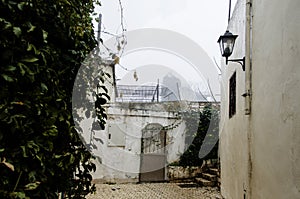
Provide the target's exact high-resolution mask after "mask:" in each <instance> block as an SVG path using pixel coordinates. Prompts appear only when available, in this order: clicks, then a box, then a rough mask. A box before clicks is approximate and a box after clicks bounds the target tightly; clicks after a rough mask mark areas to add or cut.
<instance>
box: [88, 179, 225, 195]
mask: <svg viewBox="0 0 300 199" xmlns="http://www.w3.org/2000/svg"><path fill="white" fill-rule="evenodd" d="M179 185H182V184H176V183H145V184H114V185H108V184H97V185H96V187H97V192H96V194H95V195H89V196H88V197H87V199H110V198H116V199H156V198H161V199H164V198H165V199H192V198H197V199H202V198H203V199H221V198H222V197H221V195H220V192H219V191H218V188H215V187H214V188H211V187H189V186H188V187H184V188H182V187H180V186H179ZM183 185H187V184H183Z"/></svg>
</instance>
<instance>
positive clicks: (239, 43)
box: [220, 0, 249, 199]
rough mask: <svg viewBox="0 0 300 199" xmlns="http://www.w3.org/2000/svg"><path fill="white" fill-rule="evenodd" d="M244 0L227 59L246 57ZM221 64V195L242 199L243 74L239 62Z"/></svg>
mask: <svg viewBox="0 0 300 199" xmlns="http://www.w3.org/2000/svg"><path fill="white" fill-rule="evenodd" d="M245 11H246V9H245V0H242V1H238V2H237V4H236V6H235V9H234V12H233V14H232V17H231V22H230V24H229V26H228V30H229V31H230V32H231V33H232V34H236V35H238V37H237V39H236V43H235V48H234V51H233V54H232V55H231V56H230V58H229V59H240V58H242V57H244V56H245V16H246V15H245ZM223 61H224V63H223V64H222V82H221V88H222V90H221V93H222V98H221V121H220V159H221V192H222V195H223V196H224V197H225V198H237V199H240V198H243V197H244V194H247V192H248V191H249V189H248V144H247V143H248V137H247V122H248V116H246V115H245V111H244V109H245V108H244V107H245V104H244V103H245V99H244V97H242V96H241V95H242V94H244V93H245V72H244V71H243V70H242V67H241V65H240V64H239V63H236V62H228V65H225V58H224V60H223ZM234 72H236V114H235V115H234V116H233V117H232V118H230V119H229V79H230V77H231V76H232V75H233V73H234Z"/></svg>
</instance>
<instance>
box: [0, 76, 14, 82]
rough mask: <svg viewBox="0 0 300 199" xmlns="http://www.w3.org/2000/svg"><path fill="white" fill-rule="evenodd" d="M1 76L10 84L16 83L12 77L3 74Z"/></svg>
mask: <svg viewBox="0 0 300 199" xmlns="http://www.w3.org/2000/svg"><path fill="white" fill-rule="evenodd" d="M1 76H2V77H3V78H4V79H5V81H8V82H13V81H14V79H13V78H12V77H10V76H8V75H6V74H2V75H1Z"/></svg>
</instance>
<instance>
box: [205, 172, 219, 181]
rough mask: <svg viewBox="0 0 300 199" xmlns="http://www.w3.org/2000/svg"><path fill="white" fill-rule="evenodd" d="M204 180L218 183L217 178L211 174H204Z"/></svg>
mask: <svg viewBox="0 0 300 199" xmlns="http://www.w3.org/2000/svg"><path fill="white" fill-rule="evenodd" d="M202 178H204V179H206V180H209V181H213V182H216V181H217V176H216V175H214V174H210V173H202Z"/></svg>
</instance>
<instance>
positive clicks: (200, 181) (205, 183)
mask: <svg viewBox="0 0 300 199" xmlns="http://www.w3.org/2000/svg"><path fill="white" fill-rule="evenodd" d="M195 181H196V182H197V183H198V184H200V185H202V186H206V187H213V186H215V182H212V181H210V180H206V179H204V178H196V179H195Z"/></svg>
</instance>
